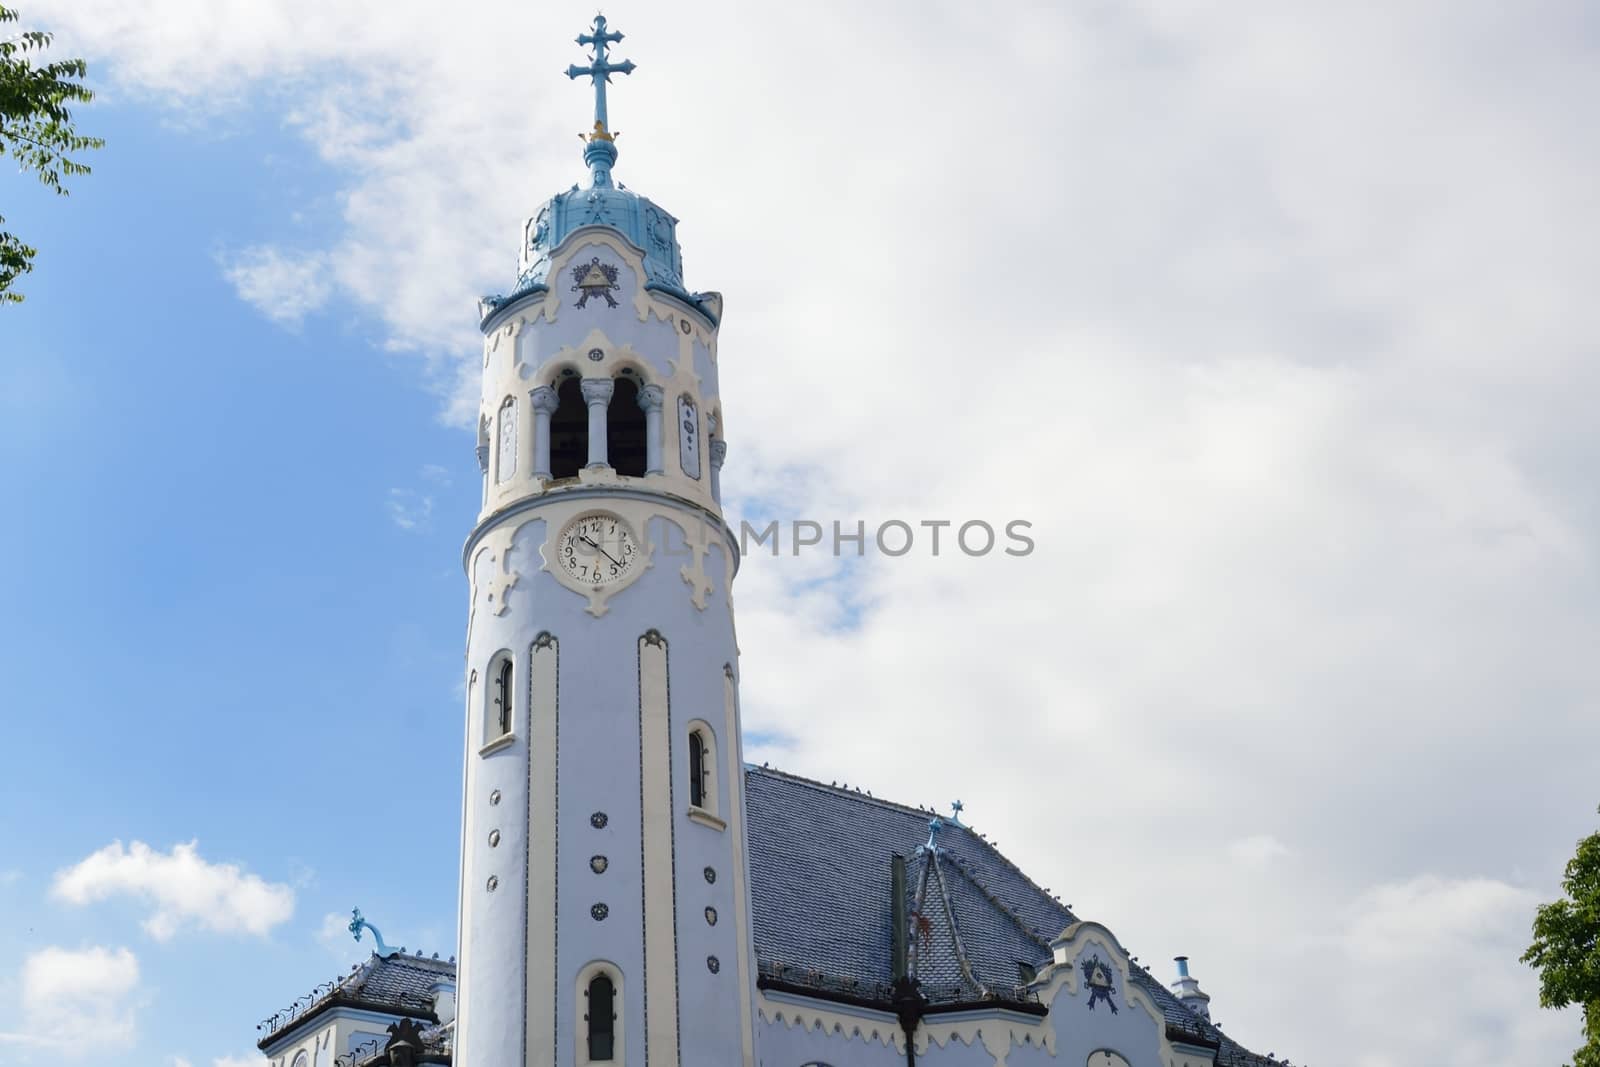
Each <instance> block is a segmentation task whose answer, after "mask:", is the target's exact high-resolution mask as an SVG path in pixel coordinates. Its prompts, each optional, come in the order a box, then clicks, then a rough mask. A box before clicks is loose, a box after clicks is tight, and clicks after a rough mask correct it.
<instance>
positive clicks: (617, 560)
mask: <svg viewBox="0 0 1600 1067" xmlns="http://www.w3.org/2000/svg"><path fill="white" fill-rule="evenodd" d="M638 562H639V542H638V540H637V539H636V538H635V537H634V536H633V531H632V530H631V529H629V528H628V524H627V523H626V522H624V521H623V520H622V519H619V518H618V517H617V516H615V515H612V514H611V513H609V512H605V511H594V512H590V513H589V514H587V515H579V516H578V517H577V518H575V519H573V520H572V521H571V522H569V523H567V524H566V525H565V526H563V527H562V528H561V534H560V536H559V537H557V539H556V565H557V566H558V567H560V568H561V569H562V570H563V571H565V572H566V573H567V577H568V578H571V579H573V580H575V581H577V582H578V583H579V584H580V585H587V586H600V585H611V584H612V583H613V582H620V581H622V580H623V579H624V578H626V577H628V576H629V575H630V574H632V573H633V569H634V567H635V566H637V565H638Z"/></svg>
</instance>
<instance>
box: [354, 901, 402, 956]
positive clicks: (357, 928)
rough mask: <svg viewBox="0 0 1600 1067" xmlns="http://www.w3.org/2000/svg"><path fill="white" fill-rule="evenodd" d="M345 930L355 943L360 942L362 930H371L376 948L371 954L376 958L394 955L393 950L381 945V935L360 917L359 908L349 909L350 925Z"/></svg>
mask: <svg viewBox="0 0 1600 1067" xmlns="http://www.w3.org/2000/svg"><path fill="white" fill-rule="evenodd" d="M346 929H347V930H349V931H350V936H351V937H353V938H355V939H356V940H357V941H360V940H361V931H362V930H371V931H372V940H373V941H374V942H376V943H377V946H378V947H377V948H376V949H374V950H373V954H374V955H378V956H393V955H394V954H395V951H394V949H392V948H390V947H389V946H388V945H386V944H384V943H383V935H382V934H380V933H378V928H377V927H376V926H373V925H372V924H371V923H369V922H367V920H365V919H363V918H362V917H361V909H360V908H351V909H350V925H349V926H347V927H346Z"/></svg>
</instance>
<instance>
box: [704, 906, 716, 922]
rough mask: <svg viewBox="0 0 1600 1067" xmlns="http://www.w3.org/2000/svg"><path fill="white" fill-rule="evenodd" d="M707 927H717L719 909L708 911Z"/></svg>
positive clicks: (709, 909)
mask: <svg viewBox="0 0 1600 1067" xmlns="http://www.w3.org/2000/svg"><path fill="white" fill-rule="evenodd" d="M706 925H707V926H715V925H717V909H716V908H707V909H706Z"/></svg>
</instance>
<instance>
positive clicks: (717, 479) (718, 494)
mask: <svg viewBox="0 0 1600 1067" xmlns="http://www.w3.org/2000/svg"><path fill="white" fill-rule="evenodd" d="M727 458H728V442H726V441H724V440H723V439H722V438H720V437H713V438H712V439H711V499H712V500H715V501H716V502H717V503H718V504H720V503H722V461H723V460H725V459H727Z"/></svg>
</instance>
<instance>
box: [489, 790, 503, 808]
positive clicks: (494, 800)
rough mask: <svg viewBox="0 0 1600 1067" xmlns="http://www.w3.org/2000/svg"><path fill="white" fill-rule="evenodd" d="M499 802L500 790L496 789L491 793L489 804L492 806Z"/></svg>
mask: <svg viewBox="0 0 1600 1067" xmlns="http://www.w3.org/2000/svg"><path fill="white" fill-rule="evenodd" d="M498 803H500V790H498V789H496V790H495V791H494V792H492V793H490V794H489V806H490V807H491V808H492V807H494V806H495V805H496V804H498Z"/></svg>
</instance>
